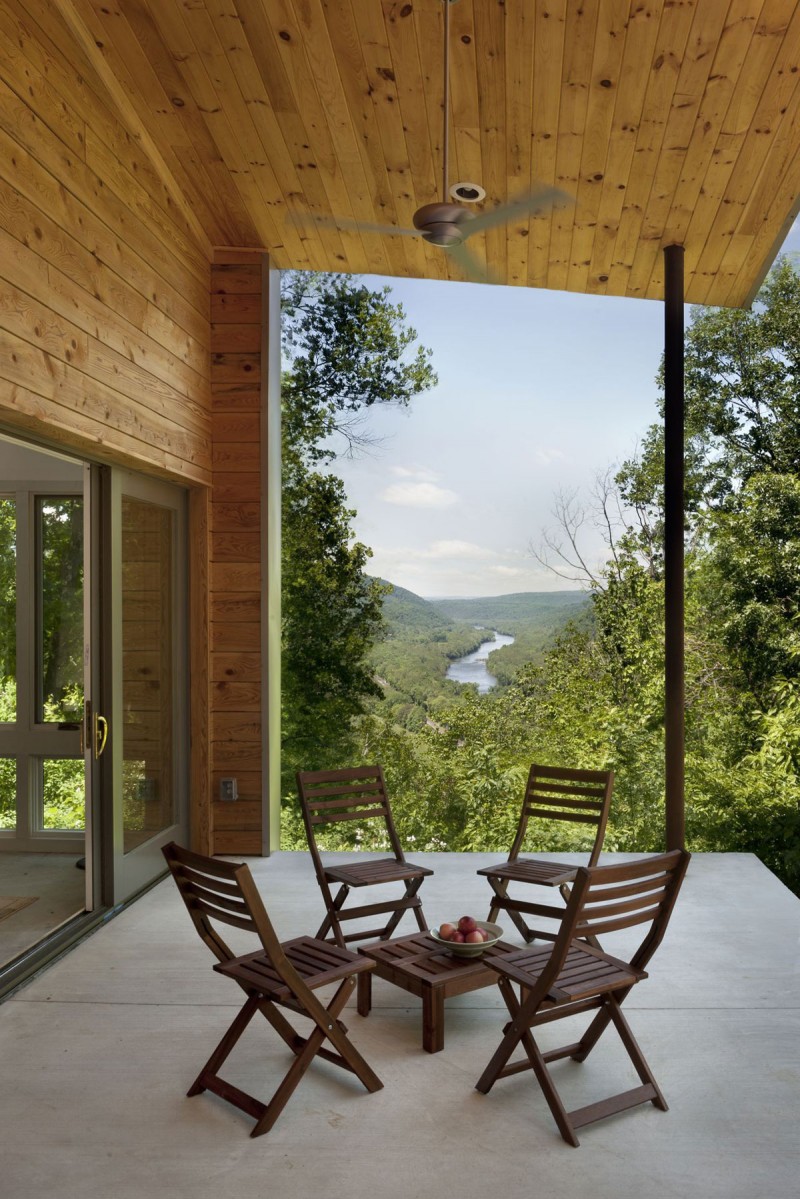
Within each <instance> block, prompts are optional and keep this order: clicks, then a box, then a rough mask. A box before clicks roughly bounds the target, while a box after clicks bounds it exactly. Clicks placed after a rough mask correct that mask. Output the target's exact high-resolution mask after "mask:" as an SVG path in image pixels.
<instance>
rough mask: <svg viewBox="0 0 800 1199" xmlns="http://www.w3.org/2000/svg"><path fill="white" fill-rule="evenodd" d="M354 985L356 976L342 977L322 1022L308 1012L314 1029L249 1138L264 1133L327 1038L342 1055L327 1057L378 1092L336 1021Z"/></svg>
mask: <svg viewBox="0 0 800 1199" xmlns="http://www.w3.org/2000/svg"><path fill="white" fill-rule="evenodd" d="M354 985H355V977H354V976H353V975H351V976H350V978H346V979H345V980H344V982H343V983H342V984H341V986H340V987H339V988H338V990H337V991H336V993H335V995H334V996H333V999H332V1000H331V1002H330V1003H329V1004H328V1007H327V1008H326V1009H325V1018H324V1023H323V1022H320V1021H318V1020H317V1018H316V1016H315V1015H312V1014H311V1013H309V1016H310V1018H311V1019H313V1020H314V1021H315V1023H316V1028H314V1029H313V1031H312V1032H311V1034H310V1036H309V1037H308V1038H307V1039H306V1040H305V1044H304V1046H303V1048H302V1050H301V1051H300V1052H299V1053H298V1054H297V1056H296V1057H295V1060H294V1061H293V1062H292V1064H291V1066H290V1067H289V1069H288V1071H287V1072H286V1074H285V1075H284V1077H283V1079H282V1080H281V1083H280V1085H279V1086H278V1088H277V1090H276V1091H275V1093H274V1095H273V1096H272V1098H271V1099H270V1101H269V1103H268V1104H267V1105H266V1107H265V1109H264V1112H263V1115H262V1116H261V1117H260V1119H259V1120H258V1121H257V1122H256V1125H255V1127H254V1128H253V1131H252V1132H251V1133H250V1136H251V1137H259V1136H262V1135H263V1134H264V1133H265V1132H269V1130H270V1129H271V1128H272V1126H273V1125H274V1123H275V1121H276V1120H277V1119H278V1116H279V1115H280V1114H281V1112H282V1111H283V1109H284V1108H285V1106H286V1104H287V1103H288V1101H289V1098H290V1096H291V1095H292V1093H293V1091H294V1090H295V1088H296V1086H297V1084H298V1083H299V1082H300V1079H301V1078H302V1077H303V1075H304V1074H305V1072H306V1070H308V1067H309V1066H310V1065H311V1062H312V1061H313V1060H314V1058H315V1057H316V1055H317V1054H318V1053H320V1051H321V1050H322V1044H323V1041H324V1040H325V1038H326V1037H327V1038H328V1039H329V1040H330V1041H332V1042H333V1044H334V1046H335V1048H336V1049H337V1050H338V1051H339V1055H340V1058H341V1060H337V1058H336V1057H334V1056H333V1055H327V1054H326V1060H328V1061H335V1062H336V1064H338V1065H342V1066H344V1067H345V1068H346V1069H350V1070H351V1071H352V1072H353V1073H354V1074H355V1075H356V1076H357V1077H358V1078H359V1079H360V1081H361V1082H362V1083H363V1084H364V1086H365V1087H366V1088H367V1090H368V1091H379V1090H380V1089H381V1088H382V1086H383V1083H382V1082H381V1080H380V1079H379V1078H378V1076H377V1075H376V1074H375V1073H374V1072H373V1070H372V1069H371V1068H370V1066H368V1065H367V1063H366V1062H365V1061H364V1059H363V1058H362V1057H361V1054H360V1053H359V1052H358V1051H357V1050H356V1049H355V1047H354V1046H353V1044H352V1043H351V1041H350V1040H349V1038H348V1036H347V1034H346V1033H345V1032H343V1030H342V1026H341V1025H340V1024H339V1023H338V1017H339V1013H340V1012H341V1011H342V1008H343V1007H344V1005H345V1003H346V1002H347V1000H348V998H349V996H350V994H351V993H352V990H353V986H354Z"/></svg>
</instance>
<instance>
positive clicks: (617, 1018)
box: [608, 995, 669, 1112]
mask: <svg viewBox="0 0 800 1199" xmlns="http://www.w3.org/2000/svg"><path fill="white" fill-rule="evenodd" d="M608 1006H609V1011H610V1014H611V1019H612V1020H613V1021H614V1026H615V1027H616V1030H617V1032H618V1033H619V1036H620V1040H621V1041H622V1044H623V1045H624V1046H625V1048H626V1049H627V1051H628V1057H629V1058H630V1059H631V1061H632V1062H633V1067H634V1069H635V1071H636V1073H637V1074H638V1075H639V1078H640V1079H641V1081H642V1082H643V1083H645V1084H649V1085H650V1086H651V1087H652V1088H653V1090H654V1091H655V1094H654V1095H653V1097H652V1099H651V1101H650V1102H651V1103H652V1104H653V1106H654V1107H657V1108H659V1109H660V1110H661V1111H662V1112H666V1111H669V1107H668V1105H667V1101H666V1099H665V1098H664V1096H663V1094H662V1092H661V1088H660V1087H659V1085H658V1083H657V1082H656V1080H655V1077H654V1075H653V1071H652V1070H651V1069H650V1067H649V1066H648V1064H647V1061H646V1060H645V1056H644V1054H643V1053H642V1051H641V1049H640V1048H639V1043H638V1041H637V1040H636V1038H635V1036H634V1035H633V1033H632V1031H631V1027H630V1025H629V1024H628V1021H627V1020H626V1019H625V1017H624V1015H623V1014H622V1010H621V1008H620V1004H619V1002H618V1000H617V999H616V997H615V996H613V995H610V996H609V1000H608Z"/></svg>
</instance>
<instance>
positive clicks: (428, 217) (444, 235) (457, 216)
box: [413, 203, 475, 246]
mask: <svg viewBox="0 0 800 1199" xmlns="http://www.w3.org/2000/svg"><path fill="white" fill-rule="evenodd" d="M474 218H475V214H474V213H472V212H469V211H468V210H467V209H466V208H462V207H461V205H460V204H441V203H440V204H424V205H423V206H422V208H418V209H417V211H416V212H415V213H414V217H413V220H414V228H415V229H419V230H420V232H421V233H422V236H423V238H424V239H425V241H427V242H430V243H431V245H434V246H460V245H461V243H462V242H463V240H464V238H465V237H466V232H465V230H464V229H462V228H461V227H460V226H462V225H463V224H465V223H466V222H467V221H471V220H474Z"/></svg>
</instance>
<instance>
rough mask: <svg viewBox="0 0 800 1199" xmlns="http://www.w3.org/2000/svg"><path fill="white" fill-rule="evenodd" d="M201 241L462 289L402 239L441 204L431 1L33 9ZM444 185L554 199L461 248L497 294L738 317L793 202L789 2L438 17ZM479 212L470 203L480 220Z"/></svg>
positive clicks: (797, 74) (440, 262) (793, 38)
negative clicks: (101, 87)
mask: <svg viewBox="0 0 800 1199" xmlns="http://www.w3.org/2000/svg"><path fill="white" fill-rule="evenodd" d="M52 3H53V4H54V6H55V8H57V9H58V11H59V12H60V14H61V17H62V18H63V19H64V21H65V22H66V24H67V25H68V27H69V30H70V35H71V36H72V37H73V38H75V39H76V41H75V42H73V45H74V46H75V52H76V54H78V53H79V51H78V44H82V47H83V50H84V51H85V53H86V55H87V57H88V58H90V59H91V60H92V62H93V64H94V66H95V68H96V69H97V70H98V72H99V74H100V76H101V78H104V79H105V82H106V85H107V86H108V87H109V89H110V91H111V98H112V100H113V101H114V102H115V104H116V107H117V108H118V110H120V112H121V115H122V116H123V119H124V120H126V122H127V124H128V125H129V127H132V131H133V132H134V133H135V134H136V136H137V137H138V139H139V140H140V142H141V144H142V145H143V146H144V147H146V148H147V147H150V148H151V149H152V154H151V157H155V158H156V159H157V160H158V163H159V169H160V170H161V172H162V177H163V178H165V180H166V181H167V182H168V185H169V186H170V188H171V189H172V194H173V197H174V198H176V199H177V202H178V203H181V204H183V205H185V207H186V210H187V213H190V214H191V217H192V220H193V222H194V223H195V225H198V224H199V226H201V227H202V230H203V232H204V235H205V237H206V238H207V239H208V242H209V243H210V244H211V245H214V246H243V247H244V246H248V247H249V246H252V247H264V248H266V249H267V250H269V252H270V254H271V255H272V256H273V259H274V262H275V263H276V265H277V266H279V267H281V268H288V267H296V268H301V269H315V270H325V271H354V272H374V273H378V274H386V275H397V276H419V277H427V278H454V279H457V278H461V277H463V276H462V275H461V274H460V272H459V269H458V267H457V265H456V264H455V263H453V262H452V260H451V259H450V258H449V257H448V256H447V255H446V254H445V253H444V252H443V251H441V250H439V249H437V248H435V247H432V246H429V245H427V244H426V243H425V242H424V241H423V240H422V239H421V238H418V237H388V236H383V235H379V234H375V233H367V232H353V231H341V230H339V229H337V228H333V227H332V228H322V227H319V226H317V225H315V224H314V223H313V222H310V221H308V220H307V219H306V220H304V219H303V214H308V213H312V214H317V215H319V216H338V217H340V218H345V219H348V220H351V221H352V220H357V221H364V222H377V223H380V224H391V225H398V226H401V227H405V228H407V227H409V226H410V225H411V221H412V214H413V212H414V211H415V209H416V208H418V207H419V206H420V205H422V204H427V203H430V202H432V201H434V200H437V199H440V198H441V160H442V145H441V142H442V136H441V121H442V87H443V72H442V45H443V27H444V17H443V13H444V6H443V2H442V0H52ZM450 14H451V39H450V41H451V47H452V61H451V84H450V98H451V117H452V121H451V169H450V172H449V174H450V181H451V182H455V181H457V180H470V181H475V182H478V183H480V184H481V185H482V186H483V187H484V188H485V189H486V192H487V198H486V200H485V202H484V204H483V205H482V206H481V208H486V207H494V206H496V205H498V204H502V203H504V202H506V201H507V200H508V199H512V198H514V197H516V196H518V195H520V194H522V193H526V192H527V191H529V190H530V189H531V188H532V187H534V186H536V185H538V184H545V185H551V186H552V185H555V186H557V187H559V188H561V189H563V190H564V191H565V192H567V193H569V195H570V196H572V197H574V205H569V206H568V207H566V208H562V209H557V210H554V211H552V212H551V213H549V214H547V215H534V216H530V217H528V216H525V217H523V218H520V217H516V218H515V219H513V220H511V221H510V222H509V223H508V224H507V225H504V226H501V227H500V228H495V229H492V230H488V231H487V232H486V233H484V234H481V235H476V236H475V237H474V239H471V240H470V243H469V245H470V248H471V249H474V252H475V254H476V256H477V257H478V258H480V259H481V260H482V261H483V262H485V263H488V264H489V267H490V269H491V271H492V272H493V275H494V277H495V278H496V279H497V280H498V281H499V282H502V283H507V284H516V285H522V286H530V287H548V288H557V289H567V290H569V291H576V292H591V293H596V294H609V295H618V296H633V297H640V298H641V297H646V298H660V297H661V296H662V293H663V270H662V256H661V253H660V250H661V248H662V246H664V245H667V244H670V243H673V242H678V243H682V244H684V245H685V247H686V285H687V299H688V300H689V301H690V302H693V303H699V304H720V305H730V306H740V305H744V304H747V303H748V302H749V301H750V299H751V298H752V296H753V294H754V292H755V290H756V289H757V287H758V284H759V283H760V281H761V279H762V277H763V274H764V272H765V270H766V269H767V267H768V266H769V264H770V262H771V260H772V257H773V256H774V254H775V252H776V249H777V248H778V246H779V245H780V241H781V240H782V238H783V236H784V235H785V233H786V231H787V229H788V226H789V223H790V222H791V220H792V219H793V216H794V214H795V212H796V210H797V203H798V196H799V195H800V4H795V3H793V2H790V0H763V3H762V2H761V0H457V3H455V4H453V5H452V6H451V8H450ZM477 211H480V208H479V209H477Z"/></svg>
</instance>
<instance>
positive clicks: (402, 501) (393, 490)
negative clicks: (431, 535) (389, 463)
mask: <svg viewBox="0 0 800 1199" xmlns="http://www.w3.org/2000/svg"><path fill="white" fill-rule="evenodd" d="M378 498H379V499H381V500H384V501H385V502H386V503H387V504H397V505H398V506H399V507H401V508H449V507H451V506H452V505H453V504H455V503H457V502H458V496H457V495H456V493H455V492H454V491H449V490H448V489H447V488H446V487H437V485H436V484H435V483H392V484H390V486H389V487H387V488H386V489H385V491H382V492H381V493H380V495H379V497H378Z"/></svg>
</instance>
